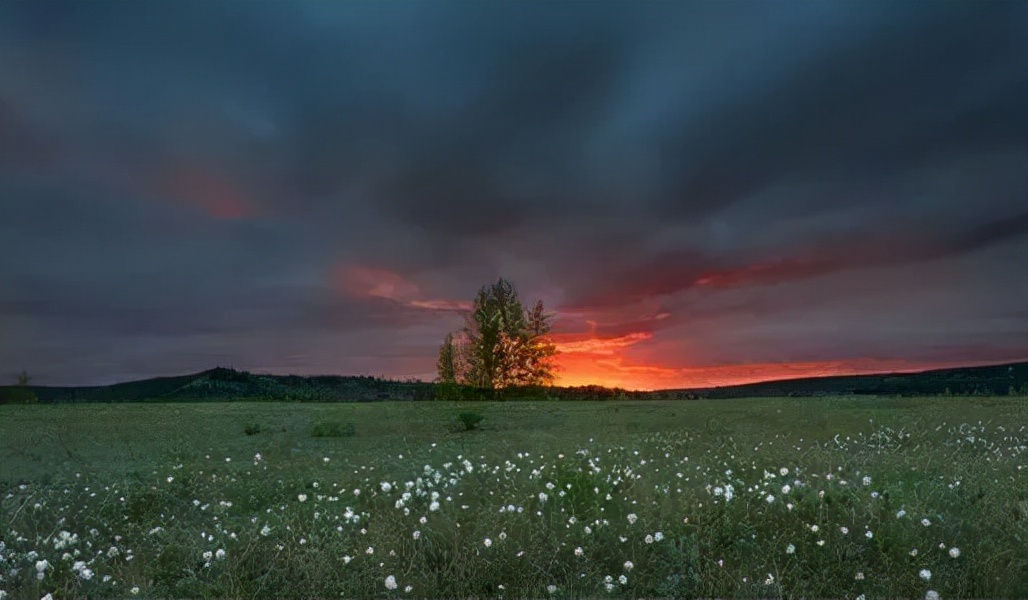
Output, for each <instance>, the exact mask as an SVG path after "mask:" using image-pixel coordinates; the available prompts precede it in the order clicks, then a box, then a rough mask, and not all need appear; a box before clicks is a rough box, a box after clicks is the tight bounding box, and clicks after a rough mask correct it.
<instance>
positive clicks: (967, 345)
mask: <svg viewBox="0 0 1028 600" xmlns="http://www.w3.org/2000/svg"><path fill="white" fill-rule="evenodd" d="M936 8H937V9H936V10H931V11H926V10H922V9H921V7H919V6H917V5H916V4H903V3H900V4H890V5H886V4H867V5H861V4H845V3H829V4H819V5H815V6H811V5H804V4H795V3H770V4H768V3H752V4H750V3H726V4H717V3H685V2H683V3H672V4H667V3H649V4H644V5H642V6H636V5H630V4H617V3H605V4H603V5H602V6H594V7H590V8H589V9H588V10H585V9H584V7H583V6H581V5H577V4H574V3H567V4H558V5H556V6H548V5H543V4H537V3H502V4H490V5H488V6H487V5H484V4H474V3H440V4H437V5H433V4H432V3H427V4H426V3H415V4H404V3H380V4H376V3H330V2H311V3H306V2H300V3H295V4H294V3H272V2H265V3H260V4H258V5H252V6H247V7H246V8H244V7H243V6H242V5H239V4H236V3H230V2H160V3H127V2H111V3H95V4H89V5H88V8H87V7H86V5H81V4H75V3H72V4H69V5H64V4H60V3H56V2H45V3H30V2H10V3H5V4H4V6H3V8H2V9H0V10H2V12H3V19H2V21H0V30H2V31H0V33H2V37H0V46H2V52H0V73H2V75H0V77H2V89H0V103H2V104H0V106H2V112H0V119H2V124H0V136H2V145H0V153H2V154H0V173H2V177H0V210H2V217H3V219H2V222H0V228H2V231H3V236H2V240H0V251H2V258H0V261H2V269H0V284H2V286H0V310H2V316H3V327H4V335H3V336H2V339H0V358H2V360H0V365H2V366H0V378H3V379H4V380H6V381H11V380H12V379H13V377H14V375H15V374H16V373H18V372H20V371H22V370H25V371H27V372H29V373H31V374H32V376H33V377H34V381H36V382H38V383H40V384H54V385H61V384H80V385H85V384H109V383H114V382H118V381H125V380H130V379H135V378H140V377H149V376H154V375H174V374H180V373H186V372H196V371H199V370H202V369H205V368H210V367H213V366H219V365H220V366H233V367H235V368H243V369H247V370H250V371H254V372H262V373H269V374H289V373H296V374H303V375H309V374H342V375H347V374H354V375H374V376H382V377H387V378H400V379H405V378H411V377H413V378H419V379H423V380H426V381H429V380H432V379H433V378H434V377H435V372H434V369H435V366H434V361H435V358H434V356H435V351H436V348H437V346H438V344H439V341H440V340H441V339H442V337H443V336H444V335H445V334H446V332H448V331H452V330H454V329H455V328H458V327H460V326H461V325H462V323H463V319H464V313H466V311H467V310H468V309H469V308H470V300H471V298H472V297H473V296H474V294H475V292H476V291H477V290H478V289H479V288H480V287H481V286H482V285H485V284H488V283H490V282H492V281H495V280H496V279H497V278H498V277H506V278H509V279H510V280H511V281H513V282H514V283H515V284H516V286H517V289H518V291H519V293H520V294H521V296H522V297H523V298H529V299H532V301H534V300H535V299H537V298H539V299H542V300H543V302H544V303H545V305H546V307H547V308H548V309H549V310H550V312H552V313H553V315H554V318H553V335H554V339H555V341H557V342H558V343H559V344H558V346H559V350H560V351H561V355H560V356H559V358H558V359H557V362H558V365H559V369H558V370H557V379H556V383H558V384H561V385H585V384H598V385H606V386H618V387H624V388H628V389H653V388H657V387H671V388H682V387H690V386H708V385H721V384H728V383H738V382H745V381H754V380H759V379H766V378H780V377H801V376H810V375H820V374H829V373H830V374H845V373H864V372H869V371H893V370H916V369H924V368H933V367H942V366H949V365H962V364H966V365H972V364H984V363H996V362H1003V361H1012V360H1023V359H1025V358H1028V313H1026V312H1025V308H1024V307H1025V306H1026V302H1025V299H1026V298H1028V279H1026V278H1025V277H1018V276H1016V275H1015V272H1017V271H1018V270H1019V268H1020V265H1023V264H1024V263H1025V261H1026V259H1028V212H1026V211H1028V208H1026V205H1025V202H1024V198H1025V197H1028V170H1026V169H1025V168H1024V165H1025V164H1028V146H1026V144H1025V136H1024V134H1023V132H1024V131H1025V126H1026V117H1028V113H1026V111H1025V106H1028V101H1026V98H1025V93H1024V90H1025V87H1024V86H1025V76H1024V73H1025V72H1026V70H1028V68H1026V66H1028V60H1026V54H1028V53H1026V46H1025V43H1026V42H1025V40H1024V36H1022V35H1020V28H1019V26H1018V23H1020V22H1022V21H1023V19H1024V13H1025V8H1024V5H1023V4H1019V3H991V4H989V5H987V6H986V7H980V6H974V5H972V4H959V3H948V4H945V5H941V6H938V7H936ZM115 31H117V32H119V33H118V34H117V35H114V34H113V32H115Z"/></svg>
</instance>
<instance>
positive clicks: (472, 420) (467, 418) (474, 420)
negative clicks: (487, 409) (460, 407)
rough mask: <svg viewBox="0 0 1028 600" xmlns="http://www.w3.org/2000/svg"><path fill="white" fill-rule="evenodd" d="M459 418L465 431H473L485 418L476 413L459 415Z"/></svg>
mask: <svg viewBox="0 0 1028 600" xmlns="http://www.w3.org/2000/svg"><path fill="white" fill-rule="evenodd" d="M457 418H458V419H459V420H460V423H461V425H463V426H464V431H471V430H472V429H474V428H476V427H478V424H479V423H481V422H482V419H484V418H485V417H483V416H482V415H480V414H478V413H474V412H462V413H460V414H459V415H457Z"/></svg>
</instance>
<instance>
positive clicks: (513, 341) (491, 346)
mask: <svg viewBox="0 0 1028 600" xmlns="http://www.w3.org/2000/svg"><path fill="white" fill-rule="evenodd" d="M551 317H552V315H550V314H548V313H547V312H546V311H545V309H544V307H543V302H542V300H539V301H537V302H536V303H535V305H534V306H533V307H532V308H531V309H530V310H528V309H526V308H525V307H524V305H522V303H521V300H520V298H519V297H518V293H517V290H516V289H515V288H514V284H513V283H511V282H510V281H509V280H507V279H503V278H500V280H499V281H497V282H496V283H494V284H493V285H490V286H483V287H482V288H481V289H480V290H479V291H478V294H477V295H476V296H475V300H474V303H473V304H472V308H471V312H470V313H469V314H468V315H466V317H465V326H464V327H463V328H462V329H461V330H459V331H457V332H455V333H450V334H447V336H446V339H445V340H444V341H443V344H442V346H441V347H440V348H439V360H438V363H437V366H438V374H439V381H440V382H442V383H458V384H462V385H471V386H475V387H481V388H489V389H496V388H505V387H512V386H526V385H548V384H551V383H553V379H554V375H553V371H554V364H553V357H554V356H555V355H556V354H557V349H556V346H554V344H553V342H552V341H551V340H550V338H549V333H550V319H551Z"/></svg>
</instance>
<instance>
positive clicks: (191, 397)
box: [0, 362, 1028, 404]
mask: <svg viewBox="0 0 1028 600" xmlns="http://www.w3.org/2000/svg"><path fill="white" fill-rule="evenodd" d="M1011 392H1013V393H1015V394H1019V395H1028V362H1019V363H1010V364H1003V365H991V366H985V367H964V368H955V369H935V370H931V371H922V372H920V373H885V374H876V375H841V376H832V377H808V378H803V379H784V380H777V381H765V382H761V383H750V384H745V385H733V386H725V387H715V388H696V389H680V390H660V391H654V392H628V391H625V390H620V389H610V388H603V387H600V386H585V387H573V388H520V389H508V390H499V391H495V392H493V391H484V390H477V389H473V388H465V387H459V386H445V385H439V384H434V383H425V382H420V381H393V380H387V379H379V378H376V377H355V376H349V377H344V376H334V375H332V376H329V375H325V376H315V377H302V376H299V375H261V374H253V373H248V372H246V371H236V370H234V369H226V368H223V367H218V368H215V369H210V370H207V371H203V372H201V373H196V374H194V375H182V376H178V377H158V378H154V379H144V380H141V381H130V382H126V383H118V384H114V385H108V386H90V387H52V386H13V385H12V386H2V387H0V404H10V403H20V402H24V401H26V400H33V401H36V402H40V403H45V404H63V403H78V402H205V401H206V402H215V401H236V400H248V401H254V400H256V401H284V402H290V401H293V402H373V401H377V400H434V399H466V400H477V399H502V400H518V399H533V398H536V399H543V398H545V399H553V400H605V399H612V398H626V399H627V398H631V399H658V398H664V399H682V400H684V399H696V398H746V397H774V396H806V397H809V396H839V395H879V396H897V395H902V396H938V395H947V394H951V395H990V396H1002V395H1007V394H1009V393H1011Z"/></svg>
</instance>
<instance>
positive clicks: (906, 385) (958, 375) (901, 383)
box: [676, 362, 1028, 398]
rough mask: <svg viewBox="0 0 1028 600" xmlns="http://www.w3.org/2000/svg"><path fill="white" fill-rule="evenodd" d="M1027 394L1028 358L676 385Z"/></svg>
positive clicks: (711, 392) (759, 392)
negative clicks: (986, 363)
mask: <svg viewBox="0 0 1028 600" xmlns="http://www.w3.org/2000/svg"><path fill="white" fill-rule="evenodd" d="M1011 388H1012V389H1013V391H1014V393H1015V394H1021V395H1028V362H1018V363H1008V364H1002V365H989V366H984V367H958V368H952V369H933V370H930V371H921V372H918V373H882V374H873V375H837V376H830V377H806V378H802V379H781V380H776V381H763V382H760V383H748V384H744V385H733V386H726V387H717V388H705V389H693V390H676V391H677V392H679V393H684V394H694V395H700V396H703V397H706V398H743V397H780V396H829V395H880V396H939V395H947V394H952V395H965V396H966V395H988V396H1004V395H1007V394H1009V393H1010V391H1011Z"/></svg>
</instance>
